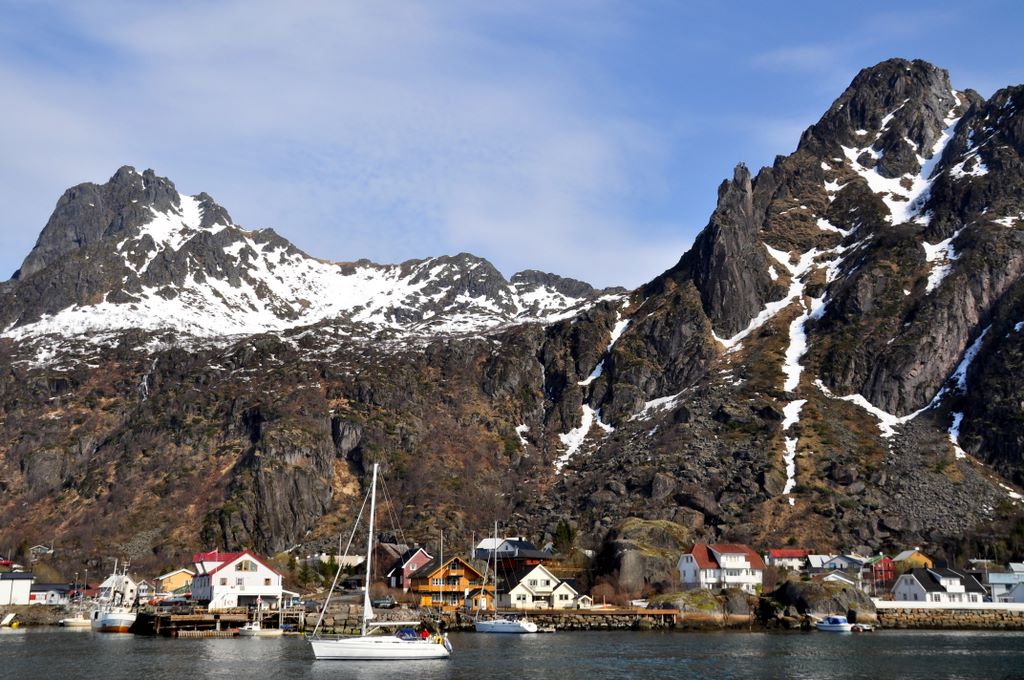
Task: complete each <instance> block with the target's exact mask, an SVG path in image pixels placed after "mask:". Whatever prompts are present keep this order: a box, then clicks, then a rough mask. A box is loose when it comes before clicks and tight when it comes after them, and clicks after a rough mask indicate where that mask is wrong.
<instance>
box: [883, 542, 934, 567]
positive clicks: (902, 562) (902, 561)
mask: <svg viewBox="0 0 1024 680" xmlns="http://www.w3.org/2000/svg"><path fill="white" fill-rule="evenodd" d="M892 562H893V565H894V566H895V567H896V571H899V572H907V571H910V570H911V569H914V568H916V567H923V568H925V569H931V568H932V567H933V566H934V564H935V563H934V562H932V558H930V557H928V556H927V555H925V554H924V553H923V552H921V551H920V550H918V549H917V548H914V549H913V550H904V551H903V552H901V553H900V554H899V555H897V556H896V557H894V558H892Z"/></svg>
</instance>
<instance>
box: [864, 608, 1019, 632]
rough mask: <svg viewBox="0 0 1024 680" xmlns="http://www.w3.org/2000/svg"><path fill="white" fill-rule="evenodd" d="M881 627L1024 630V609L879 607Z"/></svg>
mask: <svg viewBox="0 0 1024 680" xmlns="http://www.w3.org/2000/svg"><path fill="white" fill-rule="evenodd" d="M877 615H878V625H879V627H881V628H932V629H936V628H938V629H943V628H953V629H960V630H1024V611H1007V610H999V609H889V608H885V609H881V608H880V609H879V610H878V612H877Z"/></svg>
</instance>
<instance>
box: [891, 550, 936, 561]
mask: <svg viewBox="0 0 1024 680" xmlns="http://www.w3.org/2000/svg"><path fill="white" fill-rule="evenodd" d="M914 555H920V556H921V557H924V558H927V559H931V558H930V557H928V556H927V555H925V554H924V553H923V552H921V551H920V550H918V549H917V548H914V549H913V550H904V551H903V552H901V553H900V554H899V555H897V556H896V557H894V558H892V561H893V562H902V561H903V560H906V559H909V558H911V557H913V556H914Z"/></svg>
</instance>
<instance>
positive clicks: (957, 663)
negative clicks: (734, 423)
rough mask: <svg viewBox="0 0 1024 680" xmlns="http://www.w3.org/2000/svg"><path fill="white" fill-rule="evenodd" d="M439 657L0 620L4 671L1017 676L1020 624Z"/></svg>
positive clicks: (100, 677) (521, 646)
mask: <svg viewBox="0 0 1024 680" xmlns="http://www.w3.org/2000/svg"><path fill="white" fill-rule="evenodd" d="M451 641H452V645H453V646H454V648H455V653H454V654H453V656H452V658H451V659H449V660H447V661H414V662H374V663H370V662H366V663H362V662H360V663H347V662H340V661H314V659H313V656H312V653H311V652H310V651H309V647H308V645H307V643H306V642H305V641H303V640H302V639H301V638H281V639H265V640H257V639H233V640H231V639H228V640H165V639H151V638H137V637H134V636H131V635H109V634H106V635H105V634H96V633H92V632H91V631H88V630H86V631H76V630H64V629H55V628H43V629H29V630H23V631H10V630H4V631H3V632H0V678H2V679H3V680H6V679H8V678H11V679H15V678H17V679H25V680H32V679H34V678H46V679H47V680H51V679H56V680H72V679H75V678H87V679H88V680H122V679H128V678H145V679H152V680H165V679H168V680H169V679H171V678H174V679H178V678H182V679H187V680H205V679H208V678H224V679H225V680H227V679H229V678H230V679H235V678H245V679H249V678H253V679H261V680H262V679H264V678H267V679H270V678H273V679H277V678H324V679H327V678H331V679H337V678H361V679H362V678H370V679H372V678H381V679H384V678H387V679H388V680H396V679H397V678H417V679H419V678H488V679H489V680H503V679H508V680H524V679H530V678H537V679H541V678H543V679H548V678H553V679H554V680H603V679H605V678H631V677H632V678H659V679H661V678H665V679H668V678H687V679H696V678H714V679H715V680H726V679H728V678H827V679H839V678H858V679H860V680H864V679H869V680H877V679H879V678H929V679H932V678H1020V677H1024V633H989V632H984V633H980V632H979V633H975V632H922V631H881V632H877V633H870V634H862V635H836V634H826V633H817V632H811V633H612V632H609V633H600V632H593V633H556V634H554V635H534V636H515V635H507V636H505V635H477V634H472V633H463V634H453V635H452V636H451Z"/></svg>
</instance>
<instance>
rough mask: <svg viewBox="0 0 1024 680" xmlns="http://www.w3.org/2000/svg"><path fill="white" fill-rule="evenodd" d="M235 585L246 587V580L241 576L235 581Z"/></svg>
mask: <svg viewBox="0 0 1024 680" xmlns="http://www.w3.org/2000/svg"><path fill="white" fill-rule="evenodd" d="M235 585H236V586H241V585H245V579H244V578H242V577H241V576H239V577H238V578H236V579H235Z"/></svg>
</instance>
